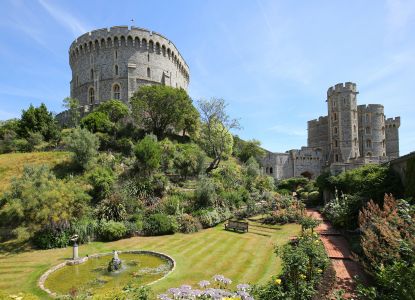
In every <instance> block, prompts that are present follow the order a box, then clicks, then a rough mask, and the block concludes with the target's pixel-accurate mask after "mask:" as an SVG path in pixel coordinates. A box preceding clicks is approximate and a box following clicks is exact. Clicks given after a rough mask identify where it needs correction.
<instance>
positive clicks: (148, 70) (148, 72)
mask: <svg viewBox="0 0 415 300" xmlns="http://www.w3.org/2000/svg"><path fill="white" fill-rule="evenodd" d="M147 77H148V78H150V77H151V71H150V68H147Z"/></svg>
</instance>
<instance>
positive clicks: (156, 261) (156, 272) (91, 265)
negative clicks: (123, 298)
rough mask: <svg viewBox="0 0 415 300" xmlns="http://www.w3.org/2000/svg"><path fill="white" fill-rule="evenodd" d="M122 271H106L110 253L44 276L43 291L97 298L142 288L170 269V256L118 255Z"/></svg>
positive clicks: (158, 254) (141, 252)
mask: <svg viewBox="0 0 415 300" xmlns="http://www.w3.org/2000/svg"><path fill="white" fill-rule="evenodd" d="M119 258H120V259H121V261H122V268H121V269H120V270H118V271H115V272H109V271H108V263H109V262H110V261H111V259H112V254H109V253H108V254H104V255H94V256H92V257H89V259H88V260H87V261H86V262H84V263H82V264H79V265H63V266H62V267H58V268H56V269H55V270H53V271H51V272H50V273H49V274H47V275H46V276H47V277H46V278H45V281H44V284H43V286H44V289H45V290H46V291H48V292H49V293H50V294H52V295H68V294H70V293H73V292H76V293H79V292H83V293H88V294H92V295H99V294H102V293H105V292H107V291H111V290H118V289H122V288H123V287H125V286H126V285H128V284H131V283H133V284H139V285H145V284H149V283H151V282H154V281H156V280H158V279H160V278H162V277H164V276H165V275H167V273H169V272H170V271H171V270H172V269H173V268H174V261H173V259H171V258H170V257H168V256H166V255H164V254H160V253H156V252H154V253H153V252H147V251H131V252H124V253H120V254H119Z"/></svg>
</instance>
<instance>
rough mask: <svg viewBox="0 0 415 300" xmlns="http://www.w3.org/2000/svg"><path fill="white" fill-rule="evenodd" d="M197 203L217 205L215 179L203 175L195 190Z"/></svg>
mask: <svg viewBox="0 0 415 300" xmlns="http://www.w3.org/2000/svg"><path fill="white" fill-rule="evenodd" d="M195 198H196V205H197V206H198V207H210V206H215V204H216V201H217V194H216V187H215V182H214V181H213V179H211V178H208V177H203V178H202V179H201V180H199V182H198V185H197V188H196V191H195Z"/></svg>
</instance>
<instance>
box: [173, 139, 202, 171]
mask: <svg viewBox="0 0 415 300" xmlns="http://www.w3.org/2000/svg"><path fill="white" fill-rule="evenodd" d="M204 160H205V154H204V153H203V151H202V150H201V149H200V148H199V147H198V146H197V145H196V144H177V145H176V151H175V153H174V167H175V168H176V169H177V170H178V171H179V173H180V175H181V176H182V177H184V179H186V178H187V176H189V175H197V174H199V173H200V171H201V168H203V162H204Z"/></svg>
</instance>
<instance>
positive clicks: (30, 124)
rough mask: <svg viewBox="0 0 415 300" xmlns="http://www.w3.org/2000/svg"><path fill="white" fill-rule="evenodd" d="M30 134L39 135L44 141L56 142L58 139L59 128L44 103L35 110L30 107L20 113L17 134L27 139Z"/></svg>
mask: <svg viewBox="0 0 415 300" xmlns="http://www.w3.org/2000/svg"><path fill="white" fill-rule="evenodd" d="M31 132H39V133H41V134H42V135H43V138H44V139H45V141H57V140H58V139H59V137H60V130H59V127H58V125H57V123H56V121H55V119H54V117H53V115H52V113H51V112H49V111H48V109H47V107H46V105H45V104H44V103H42V104H41V105H40V106H39V107H36V108H35V107H34V106H33V105H30V106H29V108H28V109H27V110H23V111H22V117H21V119H20V122H19V129H18V134H19V136H20V137H23V138H28V137H29V135H30V133H31Z"/></svg>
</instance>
